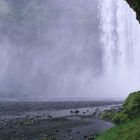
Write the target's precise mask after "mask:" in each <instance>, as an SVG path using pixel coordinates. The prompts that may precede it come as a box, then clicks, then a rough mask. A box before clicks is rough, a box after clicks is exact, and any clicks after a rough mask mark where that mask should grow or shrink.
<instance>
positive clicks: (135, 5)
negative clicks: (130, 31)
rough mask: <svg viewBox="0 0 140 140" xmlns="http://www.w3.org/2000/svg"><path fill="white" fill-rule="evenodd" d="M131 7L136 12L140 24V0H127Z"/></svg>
mask: <svg viewBox="0 0 140 140" xmlns="http://www.w3.org/2000/svg"><path fill="white" fill-rule="evenodd" d="M126 1H127V2H128V4H129V5H130V7H131V8H132V9H133V10H134V11H135V12H136V15H137V20H138V21H139V22H140V0H126Z"/></svg>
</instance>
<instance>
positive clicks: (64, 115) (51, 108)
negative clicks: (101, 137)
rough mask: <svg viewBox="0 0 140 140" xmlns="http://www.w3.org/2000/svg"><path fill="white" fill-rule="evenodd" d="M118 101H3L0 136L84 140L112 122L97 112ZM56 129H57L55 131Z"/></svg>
mask: <svg viewBox="0 0 140 140" xmlns="http://www.w3.org/2000/svg"><path fill="white" fill-rule="evenodd" d="M120 104H121V102H94V101H89V102H88V101H85V102H84V101H83V102H82V101H80V102H70V101H69V102H21V103H20V102H3V103H0V130H1V131H0V140H19V139H20V140H40V139H41V138H43V137H45V136H47V138H49V140H52V139H53V138H57V140H69V139H73V140H84V139H87V137H89V136H91V135H93V134H95V133H100V132H102V131H104V130H106V129H108V128H110V127H112V126H113V124H112V123H111V122H106V121H103V120H100V119H99V118H98V114H99V113H100V112H101V111H103V110H105V109H110V108H112V107H118V106H120ZM56 130H57V131H58V132H57V131H56ZM68 130H70V132H69V131H68Z"/></svg>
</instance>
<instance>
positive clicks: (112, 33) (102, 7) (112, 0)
mask: <svg viewBox="0 0 140 140" xmlns="http://www.w3.org/2000/svg"><path fill="white" fill-rule="evenodd" d="M98 8H99V20H100V26H99V28H100V32H101V36H100V43H101V46H102V49H103V52H104V59H103V61H104V65H105V69H106V70H107V71H112V69H113V68H114V67H115V68H116V66H119V68H120V67H122V68H123V70H124V69H126V67H127V66H130V64H132V61H133V41H132V36H131V34H132V33H131V23H130V21H131V20H130V18H131V16H133V14H132V11H130V8H129V7H127V6H126V3H125V2H124V1H122V0H117V1H116V0H107V1H104V0H99V7H98Z"/></svg>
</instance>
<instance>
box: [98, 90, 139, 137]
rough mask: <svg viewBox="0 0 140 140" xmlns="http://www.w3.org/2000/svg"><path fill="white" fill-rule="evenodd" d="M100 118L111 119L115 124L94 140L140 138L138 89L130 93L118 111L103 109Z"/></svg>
mask: <svg viewBox="0 0 140 140" xmlns="http://www.w3.org/2000/svg"><path fill="white" fill-rule="evenodd" d="M100 118H103V119H106V120H111V121H113V122H114V123H115V124H116V126H115V127H114V128H112V129H110V130H108V131H107V132H105V133H104V134H102V135H101V136H99V137H97V138H96V140H140V127H139V126H140V91H138V92H134V93H131V94H130V95H129V96H128V97H127V99H126V100H125V101H124V103H123V105H122V108H121V109H120V110H119V111H114V110H113V109H112V110H109V111H105V112H103V113H102V114H100Z"/></svg>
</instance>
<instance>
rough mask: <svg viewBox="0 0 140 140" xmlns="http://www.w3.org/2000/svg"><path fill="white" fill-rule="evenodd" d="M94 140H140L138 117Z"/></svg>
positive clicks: (139, 121)
mask: <svg viewBox="0 0 140 140" xmlns="http://www.w3.org/2000/svg"><path fill="white" fill-rule="evenodd" d="M96 140H140V117H139V118H137V119H134V120H131V121H129V122H125V123H123V124H120V125H117V126H115V127H114V128H111V129H109V130H108V131H106V132H105V133H103V134H102V135H100V136H98V137H97V138H96Z"/></svg>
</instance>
